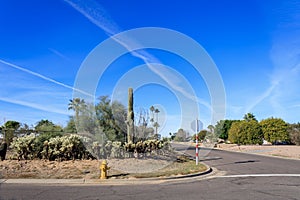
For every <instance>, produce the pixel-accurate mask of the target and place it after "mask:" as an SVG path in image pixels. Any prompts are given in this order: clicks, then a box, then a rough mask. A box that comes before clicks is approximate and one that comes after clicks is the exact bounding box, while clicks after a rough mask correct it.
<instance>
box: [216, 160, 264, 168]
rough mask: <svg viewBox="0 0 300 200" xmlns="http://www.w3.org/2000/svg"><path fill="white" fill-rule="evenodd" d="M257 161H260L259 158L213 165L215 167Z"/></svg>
mask: <svg viewBox="0 0 300 200" xmlns="http://www.w3.org/2000/svg"><path fill="white" fill-rule="evenodd" d="M257 162H260V160H242V161H235V162H231V163H224V164H219V165H213V166H214V167H217V166H225V165H237V164H250V163H257Z"/></svg>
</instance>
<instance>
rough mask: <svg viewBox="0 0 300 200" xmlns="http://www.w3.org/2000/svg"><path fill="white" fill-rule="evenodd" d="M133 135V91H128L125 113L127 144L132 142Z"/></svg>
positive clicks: (130, 89)
mask: <svg viewBox="0 0 300 200" xmlns="http://www.w3.org/2000/svg"><path fill="white" fill-rule="evenodd" d="M133 135H134V113H133V89H132V88H129V89H128V112H127V142H128V143H129V142H134V141H133V138H134V137H133Z"/></svg>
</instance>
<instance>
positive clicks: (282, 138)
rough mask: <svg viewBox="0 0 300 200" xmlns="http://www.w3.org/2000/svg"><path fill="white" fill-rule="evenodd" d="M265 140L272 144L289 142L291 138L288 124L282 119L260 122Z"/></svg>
mask: <svg viewBox="0 0 300 200" xmlns="http://www.w3.org/2000/svg"><path fill="white" fill-rule="evenodd" d="M260 125H261V127H262V131H263V134H264V139H265V140H267V141H269V142H271V143H273V144H274V143H276V142H289V141H290V137H289V134H288V131H287V123H286V122H285V121H284V120H283V119H280V118H273V117H272V118H268V119H264V120H262V121H261V122H260Z"/></svg>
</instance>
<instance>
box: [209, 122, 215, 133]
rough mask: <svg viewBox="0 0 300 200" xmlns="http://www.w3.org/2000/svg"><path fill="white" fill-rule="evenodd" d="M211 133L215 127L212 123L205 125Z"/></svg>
mask: <svg viewBox="0 0 300 200" xmlns="http://www.w3.org/2000/svg"><path fill="white" fill-rule="evenodd" d="M207 128H208V129H209V131H210V132H211V133H214V130H215V127H214V126H213V125H211V124H210V125H208V127H207Z"/></svg>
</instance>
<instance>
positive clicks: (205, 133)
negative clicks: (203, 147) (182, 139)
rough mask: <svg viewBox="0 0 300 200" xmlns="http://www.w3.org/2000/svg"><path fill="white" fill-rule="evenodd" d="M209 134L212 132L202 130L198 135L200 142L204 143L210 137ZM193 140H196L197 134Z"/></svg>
mask: <svg viewBox="0 0 300 200" xmlns="http://www.w3.org/2000/svg"><path fill="white" fill-rule="evenodd" d="M209 133H211V132H210V131H207V130H201V131H199V133H198V134H197V135H198V140H199V141H203V140H204V139H205V136H206V135H208V134H209ZM193 140H196V134H195V135H193Z"/></svg>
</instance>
